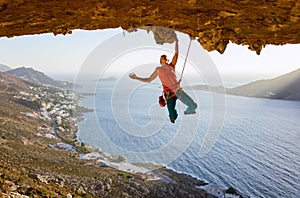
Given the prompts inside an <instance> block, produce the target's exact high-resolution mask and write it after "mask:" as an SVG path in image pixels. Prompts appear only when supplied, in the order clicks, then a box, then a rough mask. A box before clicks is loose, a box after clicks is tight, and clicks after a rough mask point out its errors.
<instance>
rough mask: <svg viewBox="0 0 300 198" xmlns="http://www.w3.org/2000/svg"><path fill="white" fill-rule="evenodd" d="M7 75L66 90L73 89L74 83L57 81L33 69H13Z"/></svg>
mask: <svg viewBox="0 0 300 198" xmlns="http://www.w3.org/2000/svg"><path fill="white" fill-rule="evenodd" d="M6 73H8V74H11V75H13V76H16V77H19V78H23V79H27V80H30V81H33V82H39V83H42V84H47V85H51V86H55V87H59V88H64V89H72V88H73V86H74V85H73V83H70V82H67V81H60V80H55V79H53V78H51V77H49V76H48V75H46V74H45V73H43V72H41V71H38V70H35V69H34V68H32V67H25V66H23V67H18V68H15V69H11V70H8V71H6Z"/></svg>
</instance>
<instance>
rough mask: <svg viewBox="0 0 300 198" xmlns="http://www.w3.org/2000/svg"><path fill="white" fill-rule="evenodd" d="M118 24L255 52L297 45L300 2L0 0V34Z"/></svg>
mask: <svg viewBox="0 0 300 198" xmlns="http://www.w3.org/2000/svg"><path fill="white" fill-rule="evenodd" d="M117 27H122V28H123V29H125V30H129V31H136V30H137V28H143V29H146V30H148V31H153V33H154V35H155V40H156V42H157V43H159V44H162V43H165V42H167V43H170V42H174V40H175V39H176V38H175V36H174V32H173V31H172V30H176V31H181V32H183V33H186V34H188V35H190V36H191V37H192V38H198V41H199V43H200V44H201V45H202V46H203V48H204V49H206V50H208V51H212V50H217V51H218V52H220V53H223V52H224V51H225V49H226V45H227V44H228V43H229V41H231V42H233V43H237V44H240V45H248V46H249V49H250V50H253V51H255V52H256V53H257V54H259V53H260V52H261V50H262V49H263V47H264V46H265V45H268V44H272V45H282V44H288V43H289V44H295V43H300V31H299V30H300V1H297V0H294V1H286V0H260V1H249V0H244V1H236V0H226V1H225V0H212V1H202V0H189V1H186V0H178V1H167V0H162V1H158V0H150V1H149V0H139V1H125V0H119V1H111V0H103V1H98V0H86V1H81V0H72V1H71V2H70V1H69V0H61V1H56V0H48V1H43V3H41V2H40V1H37V0H33V1H24V0H0V37H3V36H7V37H13V36H20V35H28V34H41V33H49V32H52V33H53V34H54V35H57V34H70V33H72V30H74V29H85V30H96V29H105V28H117ZM159 27H167V28H170V29H172V30H170V31H169V32H161V31H159V29H160V28H159ZM162 33H163V34H162Z"/></svg>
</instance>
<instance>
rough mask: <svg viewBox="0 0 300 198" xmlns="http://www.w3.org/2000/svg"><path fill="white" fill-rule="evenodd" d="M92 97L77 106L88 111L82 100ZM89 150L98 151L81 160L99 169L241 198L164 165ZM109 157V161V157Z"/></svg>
mask: <svg viewBox="0 0 300 198" xmlns="http://www.w3.org/2000/svg"><path fill="white" fill-rule="evenodd" d="M91 96H93V97H94V94H87V95H84V96H83V97H81V99H80V100H79V102H78V104H80V105H81V106H83V107H84V108H87V109H90V106H89V105H87V104H86V103H83V102H82V100H84V99H86V97H91ZM93 111H94V110H93ZM86 113H87V112H85V113H83V114H82V115H81V117H82V119H81V120H80V121H79V122H81V123H83V122H85V121H86V120H87V119H88V118H87V117H86V116H85V114H86ZM80 130H82V129H80V127H79V126H78V130H77V132H76V136H77V137H78V139H77V140H78V141H79V142H80V135H79V134H78V133H80ZM82 143H83V144H85V145H88V143H87V142H82ZM89 147H90V149H91V150H98V151H99V152H98V153H97V152H92V153H89V154H84V155H81V158H84V159H95V160H96V161H97V162H96V163H97V164H98V165H99V166H100V167H111V168H116V169H118V170H121V171H125V172H127V173H129V174H132V177H137V178H139V179H143V180H144V181H157V180H161V181H163V182H164V183H174V184H176V183H177V182H180V183H183V184H185V185H188V186H194V188H195V189H202V190H204V191H205V192H206V193H208V194H209V195H211V196H213V197H214V196H215V197H228V198H238V197H242V196H241V195H240V194H238V193H237V191H236V190H235V189H234V188H232V187H229V188H228V189H226V190H224V189H221V188H219V187H217V186H210V185H209V183H208V182H206V181H204V180H202V179H200V178H197V177H195V176H193V175H190V174H187V173H185V172H182V171H178V170H175V169H174V168H172V167H168V166H165V165H159V164H154V163H152V162H150V163H149V162H134V163H129V162H126V158H124V157H123V156H114V155H112V154H109V153H105V152H103V151H101V149H100V148H99V149H98V148H97V149H95V148H94V147H93V146H89ZM108 156H109V157H111V158H110V159H109V157H108ZM120 157H121V158H122V160H117V159H116V158H120Z"/></svg>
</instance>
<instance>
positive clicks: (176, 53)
mask: <svg viewBox="0 0 300 198" xmlns="http://www.w3.org/2000/svg"><path fill="white" fill-rule="evenodd" d="M177 59H178V40H176V43H175V54H174V56H173V59H172V62H171V65H173V66H174V67H175V65H176V63H177Z"/></svg>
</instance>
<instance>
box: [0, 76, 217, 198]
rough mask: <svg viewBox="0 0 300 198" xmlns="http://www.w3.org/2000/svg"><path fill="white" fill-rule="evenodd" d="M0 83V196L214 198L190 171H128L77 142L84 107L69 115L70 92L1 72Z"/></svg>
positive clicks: (120, 163)
mask: <svg viewBox="0 0 300 198" xmlns="http://www.w3.org/2000/svg"><path fill="white" fill-rule="evenodd" d="M0 87H1V91H0V132H1V133H0V134H1V136H0V162H1V163H0V184H1V185H0V186H1V187H0V197H14V198H28V197H67V198H72V197H214V196H212V195H210V194H209V193H208V192H207V191H206V190H204V189H200V188H198V186H199V185H202V184H203V183H201V181H198V180H197V179H195V178H192V177H191V176H188V175H185V174H180V173H176V172H174V171H172V170H169V169H167V168H165V167H160V168H158V169H155V172H151V173H150V172H148V173H147V172H137V171H136V172H128V171H127V169H126V170H124V169H123V168H124V167H126V166H128V165H129V164H127V163H126V162H125V161H124V159H123V158H122V157H120V156H112V155H110V154H108V153H104V152H102V151H100V150H99V149H97V148H93V147H90V146H87V145H85V144H84V143H82V142H79V141H78V140H77V136H76V133H77V131H78V127H77V123H78V122H79V121H81V120H82V115H83V112H84V111H85V110H87V109H82V108H81V109H80V111H79V112H80V114H77V115H81V116H79V117H78V116H77V117H75V112H76V108H78V105H77V102H78V100H77V99H78V97H76V96H75V95H74V93H71V92H67V91H64V90H62V89H57V88H53V87H49V86H45V85H41V84H37V83H32V82H29V81H25V80H23V79H19V78H15V77H13V76H10V75H8V74H4V73H1V72H0ZM74 97H75V98H76V100H74ZM105 163H106V164H105ZM110 165H115V166H110ZM132 166H133V165H132ZM122 167H123V168H122Z"/></svg>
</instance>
